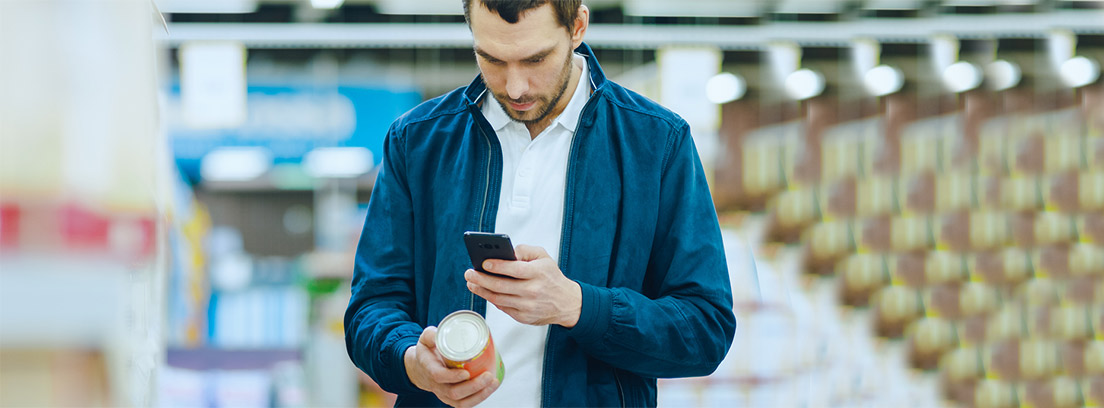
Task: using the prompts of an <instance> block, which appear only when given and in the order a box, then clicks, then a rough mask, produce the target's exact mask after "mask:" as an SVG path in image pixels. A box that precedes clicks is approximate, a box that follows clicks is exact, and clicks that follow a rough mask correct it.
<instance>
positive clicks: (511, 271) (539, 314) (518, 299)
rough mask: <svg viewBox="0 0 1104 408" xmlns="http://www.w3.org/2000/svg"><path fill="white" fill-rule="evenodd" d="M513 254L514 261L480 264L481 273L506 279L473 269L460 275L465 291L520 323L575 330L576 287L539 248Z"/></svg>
mask: <svg viewBox="0 0 1104 408" xmlns="http://www.w3.org/2000/svg"><path fill="white" fill-rule="evenodd" d="M514 253H515V254H516V255H517V259H518V260H517V261H505V260H501V259H488V260H486V261H484V262H483V270H486V271H488V272H494V273H497V274H499V275H505V276H508V277H506V278H504V277H498V276H494V275H489V274H485V273H480V272H477V271H475V270H473V269H468V270H467V271H466V272H464V279H465V280H467V281H468V290H470V291H471V292H472V293H474V294H476V295H478V296H479V297H481V298H483V299H486V300H487V301H488V302H491V303H492V304H494V305H495V306H497V307H498V308H499V310H502V311H503V312H505V313H506V314H507V315H510V317H512V318H514V320H517V321H518V322H520V323H524V324H532V325H544V324H558V325H561V326H563V327H566V328H572V327H575V323H578V322H579V313H580V312H581V311H582V309H583V293H582V289H580V288H579V284H578V283H576V282H575V281H573V280H571V279H568V278H567V277H566V276H564V274H563V272H561V271H560V268H559V267H558V266H556V261H553V260H552V258H551V257H550V256H548V252H545V250H544V249H543V248H540V247H535V246H529V245H518V246H517V248H516V249H514ZM511 278H513V279H511Z"/></svg>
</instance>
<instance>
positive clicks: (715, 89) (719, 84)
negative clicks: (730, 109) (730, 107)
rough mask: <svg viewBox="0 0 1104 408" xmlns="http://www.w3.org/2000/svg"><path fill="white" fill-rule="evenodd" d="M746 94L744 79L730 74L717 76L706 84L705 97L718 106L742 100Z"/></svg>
mask: <svg viewBox="0 0 1104 408" xmlns="http://www.w3.org/2000/svg"><path fill="white" fill-rule="evenodd" d="M746 92H747V83H746V82H745V81H744V79H743V78H740V77H739V76H738V75H734V74H730V73H728V72H722V73H720V74H717V75H715V76H713V78H709V81H708V82H706V83H705V97H706V98H707V99H709V102H712V103H715V104H718V105H720V104H723V103H728V102H732V101H734V100H737V99H740V98H742V97H743V96H744V93H746Z"/></svg>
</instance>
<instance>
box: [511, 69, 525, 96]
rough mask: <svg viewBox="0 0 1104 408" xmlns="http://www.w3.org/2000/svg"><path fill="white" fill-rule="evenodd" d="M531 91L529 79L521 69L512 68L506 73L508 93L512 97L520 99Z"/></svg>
mask: <svg viewBox="0 0 1104 408" xmlns="http://www.w3.org/2000/svg"><path fill="white" fill-rule="evenodd" d="M528 91H529V79H528V78H526V76H525V74H524V73H522V71H521V70H519V69H511V70H509V71H508V72H507V73H506V94H507V95H509V96H510V99H513V100H518V99H521V97H522V96H524V95H525V93H526V92H528Z"/></svg>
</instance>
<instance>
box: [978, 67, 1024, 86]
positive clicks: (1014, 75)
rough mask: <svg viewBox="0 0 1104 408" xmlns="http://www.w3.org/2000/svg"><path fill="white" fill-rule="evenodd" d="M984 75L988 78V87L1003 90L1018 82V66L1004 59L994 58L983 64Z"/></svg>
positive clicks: (1019, 76) (1019, 75)
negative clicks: (994, 59)
mask: <svg viewBox="0 0 1104 408" xmlns="http://www.w3.org/2000/svg"><path fill="white" fill-rule="evenodd" d="M985 76H986V77H987V78H988V79H989V88H990V89H992V90H994V91H1003V90H1005V89H1009V88H1012V87H1014V86H1016V85H1017V84H1019V83H1020V78H1021V74H1020V67H1019V66H1017V65H1016V64H1013V63H1011V62H1008V61H1005V60H996V61H993V62H990V63H989V65H987V66H985Z"/></svg>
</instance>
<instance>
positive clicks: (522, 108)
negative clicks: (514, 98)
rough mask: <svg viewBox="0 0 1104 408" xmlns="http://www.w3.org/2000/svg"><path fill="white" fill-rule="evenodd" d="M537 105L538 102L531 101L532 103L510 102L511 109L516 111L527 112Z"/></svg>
mask: <svg viewBox="0 0 1104 408" xmlns="http://www.w3.org/2000/svg"><path fill="white" fill-rule="evenodd" d="M536 104H537V101H530V102H526V103H514V102H510V108H511V109H513V110H516V111H527V110H529V109H532V108H533V106H534V105H536Z"/></svg>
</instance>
